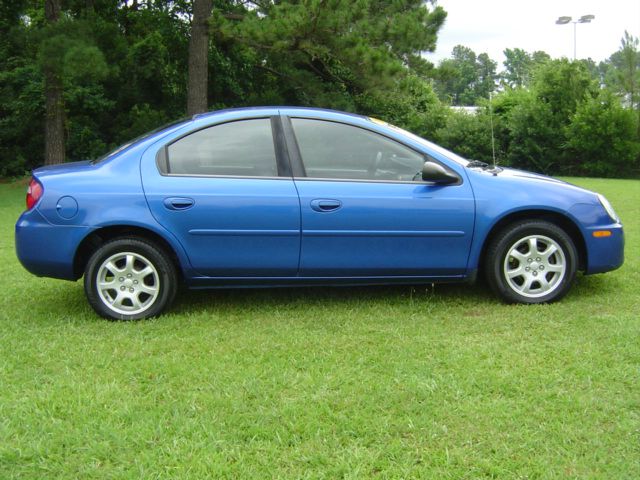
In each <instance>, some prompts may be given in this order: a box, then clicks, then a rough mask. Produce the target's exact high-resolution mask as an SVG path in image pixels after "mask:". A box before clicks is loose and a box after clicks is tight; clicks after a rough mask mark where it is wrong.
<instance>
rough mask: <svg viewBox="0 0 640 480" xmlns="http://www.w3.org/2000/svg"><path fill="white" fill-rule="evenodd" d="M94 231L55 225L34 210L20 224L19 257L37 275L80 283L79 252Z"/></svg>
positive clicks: (17, 243)
mask: <svg viewBox="0 0 640 480" xmlns="http://www.w3.org/2000/svg"><path fill="white" fill-rule="evenodd" d="M90 231H91V228H90V227H79V226H69V225H52V224H50V223H49V222H47V221H46V220H45V219H44V217H43V216H42V215H41V214H40V212H38V210H37V209H36V208H34V209H33V210H30V211H28V212H24V213H23V214H22V215H21V216H20V218H19V219H18V221H17V223H16V229H15V243H16V255H17V256H18V260H20V263H21V264H22V266H24V268H26V269H27V270H28V271H29V272H31V273H33V274H34V275H37V276H39V277H52V278H60V279H63V280H77V279H78V275H76V274H75V273H74V271H73V261H74V257H75V253H76V250H77V248H78V245H79V244H80V242H81V241H82V239H83V238H85V237H86V236H87V235H88V234H89V232H90Z"/></svg>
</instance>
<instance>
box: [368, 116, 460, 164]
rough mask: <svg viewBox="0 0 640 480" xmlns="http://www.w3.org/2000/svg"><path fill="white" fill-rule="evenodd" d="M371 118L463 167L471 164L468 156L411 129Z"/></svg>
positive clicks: (374, 121) (370, 118)
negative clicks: (433, 141) (431, 140)
mask: <svg viewBox="0 0 640 480" xmlns="http://www.w3.org/2000/svg"><path fill="white" fill-rule="evenodd" d="M369 120H371V121H372V122H373V123H377V124H378V125H383V126H385V127H387V128H390V129H392V130H395V131H396V132H398V133H401V134H402V135H404V136H405V137H409V138H410V139H411V140H413V141H414V142H416V143H419V144H421V145H424V146H425V147H427V148H429V149H430V150H434V151H436V152H438V153H439V154H440V155H442V156H444V157H447V158H449V159H451V160H453V161H454V162H456V163H458V164H460V165H462V166H463V167H466V166H467V165H468V164H469V160H467V159H466V158H463V157H461V156H460V155H458V154H457V153H453V152H452V151H450V150H447V149H446V148H443V147H441V146H440V145H436V144H435V143H432V142H430V141H429V140H425V139H424V138H422V137H419V136H418V135H416V134H415V133H411V132H409V131H407V130H405V129H403V128H400V127H396V126H395V125H391V124H390V123H387V122H385V121H382V120H378V119H377V118H372V117H369Z"/></svg>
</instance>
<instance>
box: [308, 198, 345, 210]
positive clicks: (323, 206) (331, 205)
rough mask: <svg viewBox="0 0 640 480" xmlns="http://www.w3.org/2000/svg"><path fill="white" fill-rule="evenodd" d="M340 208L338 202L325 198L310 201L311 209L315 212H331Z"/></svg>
mask: <svg viewBox="0 0 640 480" xmlns="http://www.w3.org/2000/svg"><path fill="white" fill-rule="evenodd" d="M341 206H342V202H341V201H340V200H330V199H326V198H317V199H315V200H311V208H312V209H313V210H315V211H316V212H333V211H335V210H337V209H339V208H340V207H341Z"/></svg>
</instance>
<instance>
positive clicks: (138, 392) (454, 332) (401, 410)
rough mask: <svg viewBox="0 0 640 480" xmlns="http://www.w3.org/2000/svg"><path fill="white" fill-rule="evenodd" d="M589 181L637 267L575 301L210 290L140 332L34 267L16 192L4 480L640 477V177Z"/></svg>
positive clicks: (1, 429) (2, 225)
mask: <svg viewBox="0 0 640 480" xmlns="http://www.w3.org/2000/svg"><path fill="white" fill-rule="evenodd" d="M572 181H573V182H575V183H577V184H579V185H582V186H585V187H587V188H591V189H594V190H597V191H599V192H601V193H604V194H605V195H606V196H607V197H608V198H609V200H611V202H612V203H613V205H614V207H615V208H616V209H617V211H618V213H619V214H620V216H621V217H622V219H623V222H624V223H625V227H626V234H627V247H626V263H625V265H624V266H623V267H622V268H621V269H619V270H617V271H615V272H612V273H609V274H605V275H597V276H593V277H582V276H581V277H579V278H578V279H577V282H576V285H575V286H574V288H573V290H572V291H571V292H570V294H569V295H568V296H567V297H566V298H565V299H564V300H563V301H561V302H560V303H558V304H553V305H541V306H509V305H504V304H501V303H500V302H499V301H498V300H497V299H496V298H494V296H493V295H492V294H491V293H490V292H489V291H488V289H487V288H486V287H483V286H475V287H470V286H441V285H436V286H435V288H433V289H432V288H431V287H429V288H425V287H415V288H411V287H374V288H343V289H331V288H313V289H291V290H255V291H251V290H242V291H240V290H236V291H200V292H186V293H183V294H182V295H180V296H179V298H178V300H177V302H176V303H175V304H174V306H173V308H172V309H171V310H170V312H169V313H168V314H166V315H165V316H163V317H161V318H159V319H156V320H150V321H142V322H134V323H124V322H108V321H105V320H102V319H100V318H98V317H97V316H96V315H95V314H94V313H93V311H92V310H91V309H90V307H89V306H88V304H87V303H86V301H85V298H84V294H83V290H82V284H81V282H77V283H69V282H63V281H57V280H48V279H41V278H36V277H34V276H32V275H30V274H29V273H27V272H26V271H25V270H24V269H23V268H22V267H21V266H20V264H19V263H18V261H17V259H16V257H15V253H14V245H13V226H14V223H15V220H16V219H17V217H18V215H19V213H20V212H21V210H22V208H23V204H24V190H25V187H24V185H21V184H3V185H0V292H1V294H0V322H1V325H0V338H1V340H0V479H11V478H32V479H55V478H60V479H75V478H82V479H87V478H101V479H102V478H135V479H138V478H167V479H174V478H194V479H202V478H283V477H287V478H330V479H334V478H451V479H458V478H530V479H531V478H598V479H619V478H629V479H637V478H640V293H639V292H640V261H639V257H640V255H639V253H640V247H639V245H640V181H630V180H629V181H625V180H595V179H572Z"/></svg>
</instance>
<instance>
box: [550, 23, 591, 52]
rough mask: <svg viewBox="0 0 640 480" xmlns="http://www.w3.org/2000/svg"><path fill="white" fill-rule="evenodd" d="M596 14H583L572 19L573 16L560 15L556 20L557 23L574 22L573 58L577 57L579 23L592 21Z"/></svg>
mask: <svg viewBox="0 0 640 480" xmlns="http://www.w3.org/2000/svg"><path fill="white" fill-rule="evenodd" d="M595 18H596V16H595V15H583V16H581V17H580V18H579V19H577V20H575V21H572V18H571V17H558V19H557V20H556V25H566V24H567V23H569V22H571V23H573V59H574V60H575V59H576V48H577V47H576V44H577V40H576V38H577V37H576V25H577V24H578V23H591V20H593V19H595Z"/></svg>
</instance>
